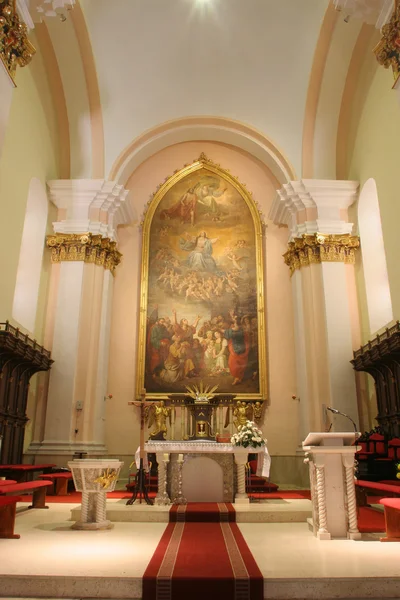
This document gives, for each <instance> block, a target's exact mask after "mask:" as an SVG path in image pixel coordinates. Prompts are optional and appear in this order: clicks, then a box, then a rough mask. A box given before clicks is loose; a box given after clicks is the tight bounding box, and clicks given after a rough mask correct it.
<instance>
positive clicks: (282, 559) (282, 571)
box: [0, 500, 400, 600]
mask: <svg viewBox="0 0 400 600" xmlns="http://www.w3.org/2000/svg"><path fill="white" fill-rule="evenodd" d="M268 502H271V506H272V504H274V503H276V501H274V500H271V501H268ZM295 502H296V501H295ZM299 502H303V501H299ZM22 506H23V505H22ZM72 508H73V505H68V504H51V505H50V508H49V510H46V511H44V510H43V511H39V510H32V511H28V510H24V509H22V510H20V511H19V513H18V515H17V519H16V532H17V533H20V534H21V539H20V540H0V557H1V558H0V581H1V585H0V597H1V598H8V599H13V598H17V597H18V598H20V599H21V598H26V599H27V598H29V599H31V600H32V599H33V598H48V599H49V598H50V599H51V598H54V599H55V598H60V597H62V598H64V599H65V600H66V599H68V598H71V599H80V598H82V599H83V598H102V599H105V600H106V599H110V600H111V599H113V600H117V599H118V600H122V599H126V598H132V599H133V598H138V599H140V597H141V577H142V574H143V572H144V570H145V568H146V566H147V564H148V562H149V560H150V558H151V556H152V554H153V552H154V550H155V548H156V546H157V543H158V541H159V539H160V537H161V535H162V533H163V531H164V529H165V526H166V524H165V523H161V522H146V523H143V522H116V523H115V526H114V528H113V529H112V530H109V531H76V530H71V528H70V526H71V521H70V515H71V509H72ZM248 510H250V511H251V510H252V507H250V508H249V509H248ZM239 527H240V530H241V531H242V533H243V535H244V537H245V539H246V542H247V544H248V545H249V547H250V549H251V551H252V553H253V555H254V557H255V559H256V561H257V563H258V565H259V567H260V569H261V571H262V573H263V575H264V578H265V584H264V591H265V593H264V596H265V598H268V599H269V600H273V599H276V600H284V599H289V598H290V599H294V600H296V599H298V600H300V599H303V600H304V599H311V600H326V599H333V598H335V599H337V600H338V599H344V598H352V599H354V600H356V599H358V600H360V599H362V598H365V599H367V598H368V599H372V598H375V599H377V598H392V599H393V598H400V568H399V550H400V548H399V546H398V545H397V544H396V543H392V544H384V543H381V542H380V541H379V534H365V535H364V536H363V539H362V540H360V541H350V540H333V541H319V540H317V539H316V538H315V537H314V536H313V535H312V533H311V532H310V531H309V529H308V526H307V524H306V523H305V522H303V523H302V522H286V523H281V522H280V523H277V522H275V523H259V522H258V523H244V522H241V523H239Z"/></svg>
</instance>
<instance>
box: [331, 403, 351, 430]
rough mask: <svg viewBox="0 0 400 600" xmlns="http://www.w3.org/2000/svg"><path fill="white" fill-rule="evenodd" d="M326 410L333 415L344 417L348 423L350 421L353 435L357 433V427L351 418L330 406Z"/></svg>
mask: <svg viewBox="0 0 400 600" xmlns="http://www.w3.org/2000/svg"><path fill="white" fill-rule="evenodd" d="M326 410H329V411H330V412H331V413H333V414H334V415H341V416H342V417H345V418H346V419H348V420H349V421H351V423H352V424H353V427H354V433H358V431H357V425H356V424H355V422H354V421H353V419H352V418H351V417H349V415H346V414H345V413H343V412H340V410H338V409H337V408H332V407H331V406H327V407H326ZM331 427H332V424H331Z"/></svg>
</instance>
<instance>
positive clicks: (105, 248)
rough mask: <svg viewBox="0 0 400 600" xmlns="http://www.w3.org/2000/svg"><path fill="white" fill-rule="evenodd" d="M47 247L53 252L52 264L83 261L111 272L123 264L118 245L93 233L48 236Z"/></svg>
mask: <svg viewBox="0 0 400 600" xmlns="http://www.w3.org/2000/svg"><path fill="white" fill-rule="evenodd" d="M46 245H47V247H48V248H50V250H51V262H52V263H59V262H63V261H70V262H71V261H83V262H86V263H95V264H96V265H98V266H102V267H104V268H105V269H108V270H109V271H111V273H112V274H113V275H114V272H115V268H116V267H117V266H118V265H119V263H120V262H121V258H122V254H121V253H120V252H118V250H117V243H116V242H114V241H113V240H110V239H109V238H103V237H102V236H101V235H93V234H92V233H56V234H55V235H48V236H47V239H46Z"/></svg>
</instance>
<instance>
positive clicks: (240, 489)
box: [234, 448, 250, 504]
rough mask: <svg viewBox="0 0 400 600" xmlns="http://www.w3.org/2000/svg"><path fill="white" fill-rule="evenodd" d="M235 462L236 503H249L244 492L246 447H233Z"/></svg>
mask: <svg viewBox="0 0 400 600" xmlns="http://www.w3.org/2000/svg"><path fill="white" fill-rule="evenodd" d="M234 453H235V463H236V475H237V491H236V494H235V503H236V504H249V502H250V499H249V497H248V495H247V494H246V468H245V467H246V463H247V456H248V450H247V448H241V449H237V450H236V449H235V451H234Z"/></svg>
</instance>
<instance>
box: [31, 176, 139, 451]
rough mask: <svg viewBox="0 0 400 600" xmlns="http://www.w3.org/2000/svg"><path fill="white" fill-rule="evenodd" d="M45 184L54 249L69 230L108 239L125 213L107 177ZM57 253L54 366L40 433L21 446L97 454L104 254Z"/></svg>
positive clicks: (101, 434) (103, 389)
mask: <svg viewBox="0 0 400 600" xmlns="http://www.w3.org/2000/svg"><path fill="white" fill-rule="evenodd" d="M49 189H50V197H51V200H52V201H53V202H54V204H56V206H57V207H58V209H59V220H58V222H56V223H54V231H55V233H56V234H58V235H59V237H58V239H61V237H60V236H65V239H66V240H67V241H66V242H65V244H64V242H61V248H64V247H65V248H64V249H66V250H68V251H69V249H70V246H68V243H70V242H69V241H68V240H70V238H69V237H68V236H70V235H71V234H75V235H78V236H81V235H82V234H86V233H89V234H92V235H97V236H98V237H97V239H99V238H100V240H101V239H104V238H107V239H108V240H110V242H112V243H113V242H116V230H117V226H118V225H119V224H122V223H129V222H131V220H132V219H133V212H132V208H131V207H130V204H129V203H128V202H127V201H126V197H127V191H126V190H124V189H123V188H122V186H120V185H116V184H115V183H114V182H107V181H104V180H93V181H92V180H62V181H52V182H49ZM89 240H90V236H89ZM90 243H91V242H90V241H89V242H88V244H89V246H88V247H90ZM107 243H108V242H107ZM63 244H64V245H63ZM64 258H65V256H64V255H63V252H62V251H61V252H59V254H58V255H57V260H60V262H61V264H57V265H55V267H57V268H59V269H60V274H59V281H58V288H57V292H56V294H55V298H56V299H55V306H54V307H53V312H54V334H53V340H52V358H53V359H54V365H53V367H52V373H51V376H50V384H49V394H48V401H47V411H46V424H45V432H44V439H43V440H42V441H41V442H35V443H34V444H32V445H31V447H30V449H29V452H30V453H34V454H42V455H48V456H52V455H53V456H54V455H71V454H73V453H74V452H75V451H76V450H79V451H86V452H88V454H92V455H93V454H104V453H106V451H107V450H106V446H105V414H106V411H105V408H106V402H112V399H107V397H108V395H109V393H110V392H111V393H112V390H108V384H107V381H108V358H109V342H110V324H111V306H112V292H113V274H112V272H111V271H110V270H109V268H108V267H109V266H110V265H108V263H105V262H104V261H103V263H104V264H102V261H101V260H100V261H98V264H96V262H93V261H91V262H86V261H85V260H84V259H83V258H84V253H83V254H81V255H80V257H76V258H74V256H73V255H71V254H69V256H68V260H65V261H64ZM71 258H72V260H71ZM106 267H107V268H106Z"/></svg>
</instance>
